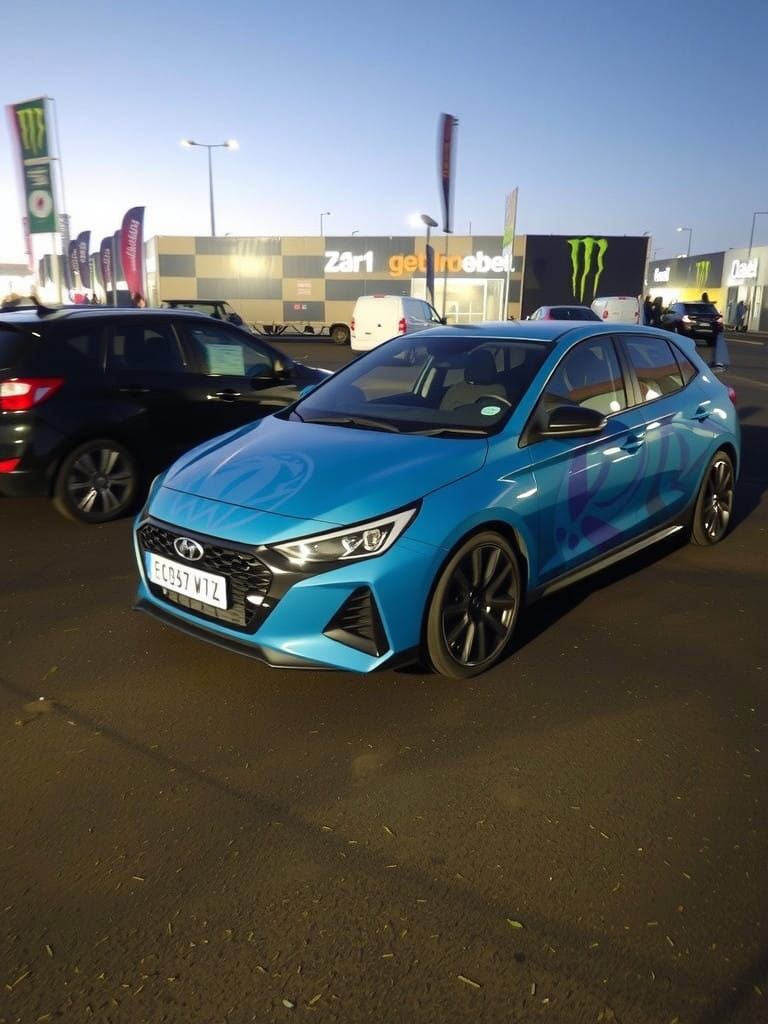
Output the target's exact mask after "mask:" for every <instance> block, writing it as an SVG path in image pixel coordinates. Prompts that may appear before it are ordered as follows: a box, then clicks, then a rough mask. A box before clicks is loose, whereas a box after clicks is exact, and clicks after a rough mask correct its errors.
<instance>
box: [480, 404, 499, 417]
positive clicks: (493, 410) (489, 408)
mask: <svg viewBox="0 0 768 1024" xmlns="http://www.w3.org/2000/svg"><path fill="white" fill-rule="evenodd" d="M500 412H501V406H500V405H484V406H483V408H482V409H481V410H480V415H481V416H496V415H497V414H498V413H500Z"/></svg>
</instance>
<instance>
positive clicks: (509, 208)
mask: <svg viewBox="0 0 768 1024" xmlns="http://www.w3.org/2000/svg"><path fill="white" fill-rule="evenodd" d="M516 220H517V189H514V190H513V191H512V192H507V202H506V206H505V209H504V234H503V236H502V239H501V253H502V256H512V250H513V249H514V246H515V221H516Z"/></svg>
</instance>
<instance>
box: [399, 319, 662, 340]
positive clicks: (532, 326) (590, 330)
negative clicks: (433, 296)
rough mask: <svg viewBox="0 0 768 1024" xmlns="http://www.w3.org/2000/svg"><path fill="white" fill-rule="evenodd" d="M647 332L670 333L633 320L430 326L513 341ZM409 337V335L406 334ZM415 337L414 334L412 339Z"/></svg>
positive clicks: (452, 332) (432, 333)
mask: <svg viewBox="0 0 768 1024" xmlns="http://www.w3.org/2000/svg"><path fill="white" fill-rule="evenodd" d="M617 331H620V332H621V333H622V334H624V333H627V332H628V333H630V334H648V333H653V334H656V335H661V336H662V337H669V332H668V331H662V330H654V329H653V328H651V327H638V326H636V325H635V324H615V323H606V322H605V321H603V320H582V321H578V320H500V321H484V322H483V323H478V324H449V325H448V326H446V327H431V328H429V334H430V336H432V337H437V336H438V335H440V334H442V335H445V336H446V337H455V336H456V334H457V333H461V334H464V335H465V336H466V335H473V336H478V337H487V338H488V339H489V340H491V339H496V340H503V339H510V340H512V341H515V340H519V341H543V342H551V343H554V342H556V341H560V339H561V338H565V337H566V335H567V336H569V337H572V339H573V340H578V339H579V338H582V337H584V338H591V337H593V336H594V335H596V334H616V333H617ZM406 337H408V335H406ZM417 341H418V338H417V336H416V335H414V343H416V342H417Z"/></svg>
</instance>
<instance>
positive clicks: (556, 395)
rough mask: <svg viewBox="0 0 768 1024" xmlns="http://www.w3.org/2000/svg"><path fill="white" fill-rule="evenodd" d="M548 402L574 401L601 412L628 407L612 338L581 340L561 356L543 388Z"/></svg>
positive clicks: (618, 410) (545, 399) (551, 404)
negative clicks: (545, 386)
mask: <svg viewBox="0 0 768 1024" xmlns="http://www.w3.org/2000/svg"><path fill="white" fill-rule="evenodd" d="M544 401H545V403H546V404H547V405H549V406H553V405H566V404H568V403H569V402H574V403H575V404H576V405H583V406H584V407H585V408H587V409H596V410H597V411H598V412H601V413H603V415H604V416H610V414H611V413H614V412H620V411H621V410H622V409H626V407H627V395H626V392H625V390H624V378H623V375H622V372H621V367H620V366H619V361H618V359H617V357H616V351H615V349H614V347H613V341H612V340H611V338H591V339H590V340H589V341H582V342H581V344H579V345H577V346H576V348H574V349H572V350H571V351H570V352H569V353H568V354H567V355H566V356H564V357H563V359H562V360H561V362H560V364H559V365H558V367H557V369H556V370H555V372H554V374H553V375H552V377H551V378H550V381H549V384H548V385H547V389H546V391H545V392H544Z"/></svg>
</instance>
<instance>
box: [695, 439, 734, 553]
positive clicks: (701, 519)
mask: <svg viewBox="0 0 768 1024" xmlns="http://www.w3.org/2000/svg"><path fill="white" fill-rule="evenodd" d="M734 489H735V481H734V472H733V463H732V462H731V459H730V456H729V455H728V454H727V452H723V451H719V452H716V453H715V455H714V456H713V458H712V460H711V462H710V463H709V466H708V467H707V472H706V473H705V474H704V480H703V482H702V485H701V490H700V491H699V496H698V498H697V499H696V508H695V509H694V512H693V523H692V524H691V540H692V541H693V543H694V544H705V545H708V544H717V543H718V541H721V540H722V539H723V537H724V536H725V535H726V533H727V532H728V527H729V526H730V523H731V518H732V517H733V500H734Z"/></svg>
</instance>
